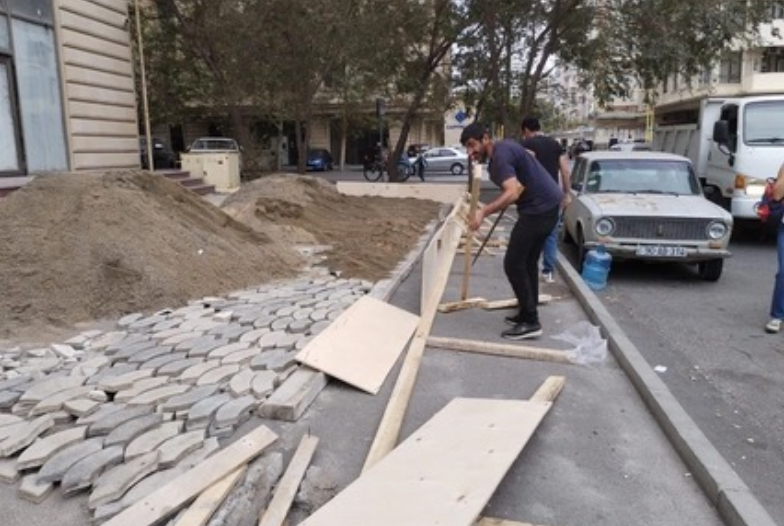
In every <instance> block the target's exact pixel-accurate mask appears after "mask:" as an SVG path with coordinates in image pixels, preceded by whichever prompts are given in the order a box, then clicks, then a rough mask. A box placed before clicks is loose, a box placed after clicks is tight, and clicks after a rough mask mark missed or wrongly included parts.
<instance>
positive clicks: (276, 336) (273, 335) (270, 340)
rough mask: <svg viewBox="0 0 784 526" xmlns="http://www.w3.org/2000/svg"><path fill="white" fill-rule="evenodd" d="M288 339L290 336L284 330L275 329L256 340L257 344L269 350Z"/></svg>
mask: <svg viewBox="0 0 784 526" xmlns="http://www.w3.org/2000/svg"><path fill="white" fill-rule="evenodd" d="M288 340H289V337H288V335H287V334H286V333H285V332H284V331H273V332H269V333H267V334H265V335H263V336H262V337H261V338H259V341H258V342H256V345H258V346H259V347H260V348H262V349H264V350H268V349H274V348H276V347H278V346H279V345H281V344H283V343H284V342H286V341H288Z"/></svg>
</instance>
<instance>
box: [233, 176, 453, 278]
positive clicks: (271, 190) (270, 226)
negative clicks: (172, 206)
mask: <svg viewBox="0 0 784 526" xmlns="http://www.w3.org/2000/svg"><path fill="white" fill-rule="evenodd" d="M439 207H440V205H439V204H438V203H436V202H433V201H422V200H418V199H389V198H384V197H352V196H345V195H342V194H340V193H338V191H337V190H336V189H335V187H334V185H332V184H331V183H329V182H327V181H324V180H323V179H320V178H317V177H307V176H295V175H291V174H280V175H272V176H269V177H264V178H262V179H258V180H256V181H253V182H251V183H248V184H245V185H243V187H242V189H241V190H240V191H239V192H237V193H235V194H233V195H232V196H231V197H229V198H228V199H227V200H226V201H225V202H224V204H223V206H222V208H223V210H224V211H225V212H226V213H227V214H229V215H230V216H232V217H234V218H235V219H237V220H238V221H241V222H243V223H246V224H247V225H249V226H250V227H252V228H253V229H255V230H257V231H258V232H260V233H262V234H264V235H267V236H270V237H272V238H273V239H275V238H284V239H288V240H290V242H292V243H305V244H307V243H313V242H314V240H315V242H316V243H318V244H322V245H329V246H330V247H332V248H331V250H329V251H328V252H327V253H326V256H327V259H326V261H325V262H324V264H325V265H327V266H328V267H329V268H330V269H333V270H339V271H341V272H342V275H343V276H345V277H350V278H361V279H368V280H371V281H376V280H379V279H383V278H386V277H388V276H389V274H390V272H392V271H393V270H394V269H395V267H396V266H397V265H398V263H399V262H400V261H401V260H402V259H403V258H404V257H405V256H406V255H407V254H408V253H409V252H410V251H411V250H412V248H413V247H414V246H415V244H416V242H417V241H418V239H419V238H420V236H421V235H422V234H423V233H424V228H425V226H426V225H427V224H428V223H429V222H430V221H433V220H434V219H436V218H437V216H438V210H439Z"/></svg>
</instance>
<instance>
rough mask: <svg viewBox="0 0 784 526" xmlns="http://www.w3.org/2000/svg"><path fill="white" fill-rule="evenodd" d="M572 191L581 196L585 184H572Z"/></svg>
mask: <svg viewBox="0 0 784 526" xmlns="http://www.w3.org/2000/svg"><path fill="white" fill-rule="evenodd" d="M572 190H574V191H575V192H577V193H578V194H579V193H580V192H582V191H583V183H572Z"/></svg>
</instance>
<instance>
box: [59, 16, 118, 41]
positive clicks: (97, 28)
mask: <svg viewBox="0 0 784 526" xmlns="http://www.w3.org/2000/svg"><path fill="white" fill-rule="evenodd" d="M60 21H61V24H62V27H63V28H66V27H67V28H69V29H73V30H75V31H80V32H83V33H87V34H89V35H92V36H95V37H98V38H104V39H106V40H108V41H111V42H114V43H116V44H128V43H129V42H130V35H129V34H128V29H126V28H125V27H123V26H120V27H118V26H115V25H112V24H108V23H106V22H104V21H101V20H96V19H95V18H92V17H86V16H84V15H80V14H77V13H73V12H70V11H66V10H63V11H62V14H61V17H60Z"/></svg>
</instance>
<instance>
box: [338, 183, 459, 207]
mask: <svg viewBox="0 0 784 526" xmlns="http://www.w3.org/2000/svg"><path fill="white" fill-rule="evenodd" d="M337 190H338V192H340V193H341V194H343V195H353V196H376V197H397V198H412V199H425V200H428V201H436V202H438V203H448V204H452V203H454V202H455V200H456V199H459V198H460V197H461V196H462V195H463V194H464V193H465V185H464V184H459V183H458V184H443V183H363V182H358V181H339V182H338V183H337Z"/></svg>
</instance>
